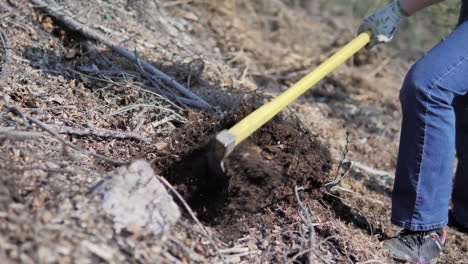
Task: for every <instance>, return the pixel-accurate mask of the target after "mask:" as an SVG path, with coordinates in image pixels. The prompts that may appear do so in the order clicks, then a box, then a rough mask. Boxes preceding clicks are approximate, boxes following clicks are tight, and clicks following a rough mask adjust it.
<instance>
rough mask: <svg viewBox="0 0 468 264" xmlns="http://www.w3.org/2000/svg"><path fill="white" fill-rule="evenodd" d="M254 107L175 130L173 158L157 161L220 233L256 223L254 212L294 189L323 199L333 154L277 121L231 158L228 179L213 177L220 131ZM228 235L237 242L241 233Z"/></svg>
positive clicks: (202, 118) (201, 118)
mask: <svg viewBox="0 0 468 264" xmlns="http://www.w3.org/2000/svg"><path fill="white" fill-rule="evenodd" d="M253 109H254V107H246V108H244V110H243V111H240V112H236V113H229V114H227V115H226V116H225V117H224V118H220V117H217V116H207V115H196V121H195V124H196V125H194V124H191V125H190V126H184V127H182V128H180V129H177V130H176V131H175V133H174V136H173V137H172V138H173V142H174V143H173V144H172V146H171V151H170V153H171V157H161V158H157V159H156V160H155V162H154V166H155V168H158V169H161V170H162V174H163V175H164V176H165V177H167V178H168V179H169V181H171V182H172V183H173V184H174V185H175V186H176V187H177V189H178V190H179V192H181V193H182V195H183V196H184V197H185V198H186V199H187V201H188V202H189V204H190V205H191V207H192V208H193V209H194V210H195V211H197V213H198V215H199V216H200V218H201V219H202V220H204V221H205V223H207V224H209V225H213V226H216V227H218V228H219V229H220V230H223V229H224V228H226V227H228V226H236V220H237V219H241V218H242V217H243V216H248V217H250V218H252V219H250V221H251V222H252V223H253V222H255V219H254V215H253V214H252V213H256V212H259V211H261V210H263V209H265V208H266V207H268V205H271V204H274V203H275V201H276V200H280V199H284V198H285V197H284V196H282V195H284V193H287V192H288V191H287V190H289V191H291V190H292V189H293V188H294V187H295V186H302V187H304V188H306V189H308V191H309V195H311V198H314V199H319V198H321V196H322V195H323V193H322V188H323V184H324V182H326V181H327V178H328V177H327V175H328V172H329V171H330V169H331V156H330V153H329V151H328V149H327V148H326V147H325V146H324V145H323V144H322V143H320V142H319V141H318V140H317V138H316V137H314V136H313V135H312V134H311V133H310V132H308V131H306V130H303V129H302V130H301V129H297V128H294V127H293V125H292V124H289V123H286V122H285V121H282V120H280V118H275V119H274V120H272V121H270V122H268V123H267V124H266V125H265V126H263V127H262V128H260V129H259V130H258V131H257V132H255V133H254V134H253V135H252V136H251V137H249V138H248V139H247V140H246V141H245V142H243V143H242V144H240V145H239V146H238V147H236V149H235V151H234V152H233V153H232V154H231V155H230V156H229V157H227V158H226V160H225V161H224V162H225V168H226V174H225V178H223V179H219V177H216V175H213V174H212V173H210V170H209V166H208V164H207V160H206V159H207V157H206V152H207V151H210V149H209V147H207V146H210V144H209V143H210V141H211V140H212V139H213V137H214V136H215V134H216V133H217V132H219V131H221V130H222V129H228V128H229V127H231V126H233V125H234V124H235V123H236V122H238V121H240V120H241V119H242V118H243V117H245V116H246V115H247V114H248V113H250V112H251V111H252V110H253ZM155 151H156V150H155V149H152V148H151V147H149V148H146V149H144V153H148V152H155ZM173 157H177V159H174V158H173ZM231 231H232V230H231V229H228V232H231ZM237 233H238V232H237ZM223 235H224V236H225V238H227V239H231V240H232V239H233V238H239V237H238V236H239V235H240V234H228V233H226V234H223ZM236 236H237V237H236Z"/></svg>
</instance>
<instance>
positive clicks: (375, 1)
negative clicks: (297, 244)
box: [305, 0, 461, 59]
mask: <svg viewBox="0 0 468 264" xmlns="http://www.w3.org/2000/svg"><path fill="white" fill-rule="evenodd" d="M305 1H307V0H305ZM309 1H310V0H309ZM391 2H393V1H391V0H320V5H321V8H325V9H329V10H331V12H332V13H334V14H336V15H337V16H352V17H354V18H355V19H356V20H357V21H358V22H359V21H361V20H362V19H363V18H364V17H366V16H368V15H370V14H372V13H373V12H375V11H377V10H379V9H380V8H383V7H385V6H386V5H388V4H389V3H391ZM460 5H461V0H445V1H443V2H441V3H439V4H437V5H434V6H431V7H429V8H427V9H425V10H423V11H421V12H418V13H417V14H415V15H414V16H411V17H410V18H409V19H407V20H406V21H405V22H404V23H403V24H402V25H401V27H400V29H399V30H398V31H397V32H396V34H395V38H394V40H393V41H392V42H391V44H390V45H391V46H393V47H395V48H396V49H397V50H398V52H399V53H400V54H401V55H404V56H408V58H409V59H412V58H415V57H419V56H420V55H421V53H424V52H426V51H428V50H429V49H430V48H432V47H433V46H434V45H436V44H437V43H438V42H439V41H440V40H441V39H442V38H443V37H445V36H447V35H448V34H449V33H450V32H451V31H452V30H453V29H454V28H455V27H456V25H457V23H458V16H459V13H460ZM321 10H323V9H321Z"/></svg>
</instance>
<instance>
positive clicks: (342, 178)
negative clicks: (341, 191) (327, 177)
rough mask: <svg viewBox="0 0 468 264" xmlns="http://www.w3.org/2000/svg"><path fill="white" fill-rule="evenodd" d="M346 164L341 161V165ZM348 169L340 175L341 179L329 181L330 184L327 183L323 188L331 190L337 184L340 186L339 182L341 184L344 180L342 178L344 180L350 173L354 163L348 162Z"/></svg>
mask: <svg viewBox="0 0 468 264" xmlns="http://www.w3.org/2000/svg"><path fill="white" fill-rule="evenodd" d="M344 163H346V162H345V161H344V160H342V164H344ZM349 163H350V164H349V168H348V169H347V170H346V171H345V172H344V173H343V174H342V175H341V177H339V178H337V179H335V180H333V181H331V182H328V183H325V184H324V185H325V187H328V188H331V187H333V186H336V185H338V184H340V182H342V181H343V180H344V178H346V176H348V174H349V172H350V171H351V169H352V168H353V167H354V162H352V161H349Z"/></svg>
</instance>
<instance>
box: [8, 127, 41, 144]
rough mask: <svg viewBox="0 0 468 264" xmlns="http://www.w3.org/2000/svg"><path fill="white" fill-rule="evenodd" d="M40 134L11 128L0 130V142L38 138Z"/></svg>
mask: <svg viewBox="0 0 468 264" xmlns="http://www.w3.org/2000/svg"><path fill="white" fill-rule="evenodd" d="M39 135H40V134H38V133H34V132H26V131H19V130H16V129H14V128H11V127H1V128H0V142H2V141H3V140H16V141H20V140H26V139H30V138H34V137H37V136H39Z"/></svg>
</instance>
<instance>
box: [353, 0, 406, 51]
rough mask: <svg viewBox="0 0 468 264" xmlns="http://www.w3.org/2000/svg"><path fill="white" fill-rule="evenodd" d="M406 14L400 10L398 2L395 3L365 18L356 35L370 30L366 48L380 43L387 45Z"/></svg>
mask: <svg viewBox="0 0 468 264" xmlns="http://www.w3.org/2000/svg"><path fill="white" fill-rule="evenodd" d="M406 17H408V14H407V13H406V12H405V11H404V10H403V9H401V7H400V1H395V2H393V3H391V4H390V5H388V6H387V7H385V8H384V9H381V10H379V11H377V12H375V13H374V14H372V15H370V16H368V17H366V18H365V19H364V21H363V22H362V24H361V26H360V27H359V30H358V34H361V33H362V32H364V31H367V30H369V29H370V30H371V31H372V38H371V41H370V43H369V44H368V45H367V48H372V47H374V46H375V45H377V44H380V43H387V42H389V41H390V40H392V38H393V34H394V33H395V30H396V29H397V27H398V26H399V25H400V23H401V21H402V20H403V19H404V18H406Z"/></svg>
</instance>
